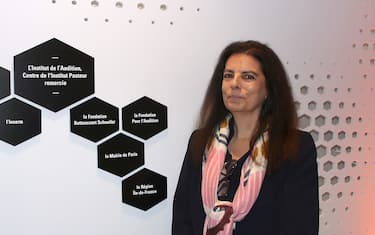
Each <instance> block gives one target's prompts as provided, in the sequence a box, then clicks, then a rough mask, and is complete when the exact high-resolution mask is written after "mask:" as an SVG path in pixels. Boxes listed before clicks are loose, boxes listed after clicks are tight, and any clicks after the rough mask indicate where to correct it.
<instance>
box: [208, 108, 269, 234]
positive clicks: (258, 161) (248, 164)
mask: <svg viewBox="0 0 375 235" xmlns="http://www.w3.org/2000/svg"><path fill="white" fill-rule="evenodd" d="M230 119H231V116H230V115H229V116H228V117H227V118H226V119H225V120H224V121H223V122H222V123H221V125H220V127H219V128H218V130H217V131H216V133H215V137H214V138H213V140H212V143H211V146H210V148H209V150H207V149H206V151H205V154H204V157H203V164H202V201H203V207H204V210H205V212H206V220H205V223H204V228H203V235H216V234H217V235H231V234H232V232H233V229H234V228H235V223H236V222H237V221H241V220H242V219H243V218H244V217H245V216H246V215H247V213H249V211H250V209H251V207H252V206H253V204H254V202H255V200H256V199H257V197H258V194H259V191H260V188H261V186H262V183H263V179H264V176H265V173H266V168H267V160H266V158H265V156H264V154H265V151H264V149H265V147H264V143H265V141H266V140H267V133H264V134H263V135H262V136H261V137H260V138H259V139H258V140H257V141H256V143H255V145H254V148H253V150H252V151H251V155H250V156H249V157H247V159H246V160H245V162H244V164H243V166H242V169H241V177H240V184H239V186H238V188H237V191H236V193H235V195H234V199H233V202H230V201H219V199H218V197H217V188H218V184H219V177H220V173H221V171H222V168H223V165H224V160H225V156H226V153H227V147H228V137H229V131H230V128H229V120H230Z"/></svg>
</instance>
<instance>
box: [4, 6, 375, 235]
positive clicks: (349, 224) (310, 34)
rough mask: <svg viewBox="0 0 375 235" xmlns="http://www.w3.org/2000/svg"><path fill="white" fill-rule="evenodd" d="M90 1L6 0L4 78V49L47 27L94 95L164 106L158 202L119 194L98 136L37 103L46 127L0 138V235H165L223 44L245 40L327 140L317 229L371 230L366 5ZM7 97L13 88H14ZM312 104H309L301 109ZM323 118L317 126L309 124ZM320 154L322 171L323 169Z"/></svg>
mask: <svg viewBox="0 0 375 235" xmlns="http://www.w3.org/2000/svg"><path fill="white" fill-rule="evenodd" d="M73 2H75V3H76V4H73ZM98 2H99V6H98V7H93V6H91V4H90V3H91V1H88V0H84V1H83V0H82V1H81V0H77V1H68V0H64V1H63V0H56V1H55V3H53V2H52V0H48V1H47V0H45V1H37V0H28V1H6V2H4V1H3V2H2V6H1V14H0V30H1V34H0V51H1V53H0V66H2V67H4V68H7V69H9V70H11V76H13V56H14V55H16V54H18V53H20V52H23V51H25V50H27V49H30V48H32V47H34V46H36V45H38V44H40V43H42V42H45V41H47V40H49V39H51V38H53V37H56V38H58V39H60V40H62V41H64V42H65V43H68V44H70V45H71V46H73V47H75V48H77V49H79V50H82V51H84V52H85V53H87V54H89V55H91V56H93V57H94V58H95V96H97V97H99V98H101V99H103V100H105V101H107V102H109V103H111V104H112V105H115V106H117V107H120V108H121V107H123V106H125V105H127V104H129V103H131V102H132V101H135V100H136V99H138V98H140V97H142V96H144V95H146V96H149V97H151V98H152V99H155V100H157V101H158V102H160V103H163V104H165V105H166V106H168V119H169V123H168V124H169V125H168V129H167V130H166V131H164V132H162V133H160V134H158V135H157V136H155V137H153V138H151V139H150V140H148V141H146V142H145V155H146V157H145V167H147V168H149V169H151V170H153V171H155V172H158V173H160V174H162V175H164V176H167V177H168V198H167V200H165V201H163V202H161V203H160V204H158V205H157V206H155V207H153V208H151V209H150V210H148V211H147V212H144V211H141V210H139V209H136V208H133V207H131V206H128V205H125V204H122V202H121V180H122V179H121V178H119V177H117V176H114V175H111V174H109V173H107V172H104V171H102V170H100V169H98V168H97V158H96V154H97V153H96V144H93V143H91V142H89V141H87V140H85V139H83V138H81V137H79V136H76V135H74V134H72V133H70V131H69V108H70V107H68V108H66V109H64V110H62V111H60V112H58V113H53V112H51V111H48V110H46V109H44V108H42V107H40V106H38V105H35V104H34V105H35V106H36V107H38V108H40V109H41V110H42V134H41V135H39V136H37V137H35V138H32V139H30V140H28V141H26V142H24V143H22V144H20V145H18V146H16V147H14V146H11V145H8V144H6V143H4V142H0V195H1V196H0V234H15V235H20V234H56V235H59V234H77V235H78V234H112V235H116V234H169V233H170V221H171V210H172V199H173V193H174V190H175V187H176V183H177V177H178V174H179V168H180V166H181V163H182V159H183V157H184V152H185V149H186V143H187V139H188V137H189V134H190V132H191V131H192V129H193V127H194V123H195V120H196V118H197V115H198V109H199V106H200V104H201V101H202V96H203V94H204V91H205V88H206V84H207V82H208V80H209V77H210V75H211V73H212V70H213V67H214V65H215V63H216V60H217V57H218V54H219V52H220V51H221V49H222V48H223V47H224V46H225V45H226V44H228V43H229V42H231V41H233V40H245V39H256V40H260V41H262V42H266V43H268V44H269V45H270V46H271V47H272V48H274V50H275V51H276V52H277V53H278V54H279V55H280V57H281V58H282V60H283V62H284V63H285V65H286V68H287V70H288V72H289V74H290V77H291V82H292V86H293V89H294V93H295V98H296V100H297V101H298V102H299V103H300V108H299V115H300V116H302V115H307V116H309V117H310V121H311V122H310V124H309V125H307V126H306V128H305V130H307V131H311V130H315V131H316V132H317V133H318V134H317V136H318V139H317V141H316V144H317V146H319V145H322V146H324V147H326V150H327V154H326V155H325V156H323V157H321V158H319V173H320V176H321V177H322V178H321V182H322V186H321V187H320V195H321V199H322V197H324V201H323V200H321V203H320V207H321V217H320V218H321V228H320V231H321V233H320V234H323V235H330V234H340V235H342V234H360V235H362V234H375V227H374V226H373V225H372V223H373V218H374V216H375V203H374V202H373V198H374V196H375V190H374V187H373V186H372V185H373V184H374V182H375V179H374V176H375V171H374V168H375V165H374V164H375V161H374V160H373V155H374V153H373V152H374V148H375V146H374V139H375V125H374V118H375V117H374V114H375V111H374V108H375V105H374V103H373V99H374V87H375V72H374V69H375V63H374V62H371V61H370V60H371V59H374V58H375V56H374V52H375V31H374V30H375V28H374V22H375V14H374V12H375V4H374V1H372V0H355V1H354V0H330V1H326V0H316V1H308V0H299V1H294V0H284V1H278V0H269V1H247V0H232V1H214V0H205V1H197V0H189V1H187V0H186V1H168V0H166V1H151V0H150V1H148V0H146V1H143V2H142V3H143V4H144V8H143V9H139V8H137V4H138V3H140V2H136V1H121V2H122V3H123V7H122V8H118V7H116V6H115V3H116V2H117V1H104V0H103V1H101V0H99V1H98ZM161 4H165V5H166V6H167V9H166V10H161V9H160V5H161ZM180 7H183V10H181V9H180ZM197 9H199V10H197ZM85 18H86V19H87V20H85ZM106 19H107V20H106ZM129 20H131V23H129ZM152 21H154V23H153V24H152ZM171 22H172V23H171ZM364 43H367V44H368V47H367V48H366V47H363V44H364ZM354 45H355V46H354ZM359 60H362V62H361V63H360V62H359ZM295 74H298V79H295ZM312 74H313V77H311V75H312ZM365 74H366V75H367V76H366V78H364V75H365ZM327 75H329V78H328V79H327ZM12 82H13V80H12ZM12 86H13V84H12ZM303 86H307V87H308V92H307V94H302V93H301V87H303ZM318 87H324V88H323V89H324V90H323V92H318V91H317V88H318ZM335 88H337V91H335ZM349 88H350V91H348V89H349ZM319 91H321V89H320V90H319ZM11 97H18V96H16V95H14V93H13V89H12V95H11ZM11 97H8V98H6V99H3V100H1V102H3V101H5V100H7V99H9V98H11ZM18 98H20V97H18ZM20 99H22V98H20ZM22 100H23V101H25V102H27V103H31V102H29V101H26V100H24V99H22ZM311 101H314V102H316V107H315V108H313V107H312V106H310V109H309V107H308V103H309V102H311ZM326 101H330V102H331V107H330V108H329V109H324V108H323V103H324V102H326ZM340 102H343V103H344V106H343V107H342V108H340V106H339V104H340ZM353 103H355V105H352V104H353ZM353 106H354V107H353ZM319 115H323V116H324V117H325V124H324V125H323V126H317V125H316V123H315V118H316V117H318V116H319ZM334 116H338V117H339V123H338V124H336V125H334V124H332V122H331V118H333V117H334ZM349 116H350V117H352V121H351V123H347V122H346V118H347V117H349ZM359 118H361V121H359ZM304 121H305V120H302V122H303V123H304V124H305V122H304ZM327 131H332V139H331V140H328V139H330V138H329V134H328V136H327V135H326V139H327V140H326V139H325V137H324V133H325V132H327ZM340 131H344V132H345V133H346V135H345V138H343V139H340V138H338V133H339V132H340ZM353 132H357V137H352V133H353ZM365 133H367V134H365ZM335 145H338V146H340V147H341V149H340V150H341V152H340V154H338V155H337V156H333V155H332V154H331V148H332V147H333V146H335ZM349 146H350V147H351V152H347V151H346V148H347V147H349ZM360 147H361V149H360V150H359V148H360ZM341 161H343V162H344V163H340V166H343V165H344V168H343V169H338V167H337V164H338V163H339V162H341ZM354 161H356V164H355V163H353V162H354ZM327 162H331V163H332V170H329V171H325V170H324V164H330V163H327ZM352 165H353V166H352ZM340 168H341V167H340ZM334 176H337V177H338V183H337V184H334V185H332V184H331V178H332V177H334ZM346 176H350V181H349V182H345V177H346ZM358 177H360V178H358ZM323 178H324V184H323ZM347 179H348V178H347ZM333 181H334V180H333ZM333 183H334V182H333ZM340 192H341V194H340ZM327 193H328V194H329V196H328V194H327ZM323 194H324V196H323ZM328 197H329V199H327V198H328ZM326 199H327V200H326Z"/></svg>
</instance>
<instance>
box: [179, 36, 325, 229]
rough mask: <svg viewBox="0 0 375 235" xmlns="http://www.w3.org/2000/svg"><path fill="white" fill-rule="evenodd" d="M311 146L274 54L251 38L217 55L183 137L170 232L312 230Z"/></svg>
mask: <svg viewBox="0 0 375 235" xmlns="http://www.w3.org/2000/svg"><path fill="white" fill-rule="evenodd" d="M317 178H318V176H317V163H316V149H315V145H314V142H313V140H312V138H311V136H310V135H309V134H308V133H306V132H302V131H299V130H297V114H296V110H295V107H294V102H293V97H292V92H291V88H290V86H289V83H288V78H287V74H286V72H285V69H284V67H283V65H282V63H281V61H280V59H279V58H278V56H277V55H276V54H275V53H274V52H273V51H272V49H270V48H269V47H267V46H266V45H264V44H262V43H259V42H256V41H246V42H234V43H232V44H230V45H229V46H227V47H226V48H225V49H224V51H223V52H222V53H221V55H220V58H219V61H218V63H217V65H216V68H215V71H214V74H213V76H212V78H211V81H210V84H209V86H208V89H207V93H206V96H205V100H204V102H203V106H202V108H201V118H200V123H199V128H198V130H196V131H194V132H193V134H192V135H191V137H190V140H189V145H188V149H187V152H186V156H185V160H184V162H183V166H182V169H181V173H180V177H179V181H178V185H177V189H176V193H175V197H174V204H173V221H172V234H175V235H184V234H186V235H187V234H189V235H192V234H199V235H201V234H204V235H212V234H222V235H224V234H225V235H227V234H238V235H242V234H251V235H275V234H278V235H281V234H285V235H310V234H314V235H316V234H318V227H319V201H318V180H317Z"/></svg>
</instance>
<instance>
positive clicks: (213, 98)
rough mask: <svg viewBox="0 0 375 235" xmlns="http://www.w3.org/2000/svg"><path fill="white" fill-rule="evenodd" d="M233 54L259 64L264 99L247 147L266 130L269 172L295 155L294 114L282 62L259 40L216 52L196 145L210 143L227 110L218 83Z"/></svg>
mask: <svg viewBox="0 0 375 235" xmlns="http://www.w3.org/2000/svg"><path fill="white" fill-rule="evenodd" d="M233 54H246V55H249V56H252V57H254V58H255V59H256V60H258V62H259V63H260V65H261V69H262V72H263V74H264V75H265V77H266V88H267V98H266V100H265V101H264V103H263V105H262V109H261V112H260V117H259V119H258V125H257V128H256V131H255V133H254V135H253V136H252V138H251V141H250V143H249V147H250V149H251V148H252V147H253V145H254V143H255V141H256V140H257V139H258V138H259V136H260V135H261V134H262V133H263V132H264V131H266V130H267V131H268V134H269V138H268V142H267V144H266V157H267V159H268V173H271V172H273V171H274V170H275V169H277V168H278V167H279V166H280V164H281V163H282V162H283V161H284V160H286V159H289V158H292V157H293V156H294V155H295V154H294V153H295V152H296V148H297V131H296V130H297V113H296V110H295V106H294V100H293V95H292V90H291V87H290V85H289V81H288V76H287V73H286V71H285V69H284V66H283V64H282V63H281V61H280V59H279V57H278V56H277V55H276V53H275V52H274V51H273V50H272V49H271V48H269V47H268V46H266V45H265V44H262V43H260V42H257V41H239V42H233V43H231V44H229V45H228V46H227V47H226V48H225V49H224V50H223V51H222V53H221V54H220V57H219V60H218V62H217V65H216V67H215V70H214V73H213V75H212V78H211V81H210V83H209V85H208V88H207V91H206V95H205V98H204V101H203V104H202V107H201V113H200V120H199V124H198V128H199V129H201V130H203V138H202V137H201V138H200V139H201V140H203V143H200V144H198V145H199V146H198V148H204V146H205V145H206V144H207V143H210V140H211V139H212V138H213V133H214V130H215V129H216V126H217V125H218V124H219V123H220V122H221V121H222V120H223V119H224V118H225V117H226V115H227V114H228V113H229V111H228V110H227V109H226V108H225V106H224V102H223V97H222V91H221V86H222V79H223V71H224V69H225V64H226V62H227V60H228V58H229V57H230V56H231V55H233Z"/></svg>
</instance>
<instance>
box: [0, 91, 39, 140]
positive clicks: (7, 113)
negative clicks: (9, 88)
mask: <svg viewBox="0 0 375 235" xmlns="http://www.w3.org/2000/svg"><path fill="white" fill-rule="evenodd" d="M40 133H41V111H40V110H39V109H37V108H35V107H33V106H31V105H29V104H26V103H24V102H22V101H20V100H19V99H16V98H12V99H10V100H8V101H6V102H4V103H2V104H0V139H1V140H3V141H5V142H7V143H9V144H12V145H18V144H20V143H22V142H24V141H26V140H28V139H30V138H32V137H34V136H36V135H38V134H40Z"/></svg>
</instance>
